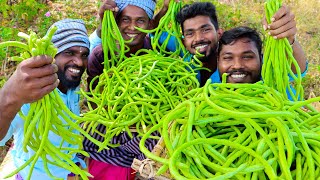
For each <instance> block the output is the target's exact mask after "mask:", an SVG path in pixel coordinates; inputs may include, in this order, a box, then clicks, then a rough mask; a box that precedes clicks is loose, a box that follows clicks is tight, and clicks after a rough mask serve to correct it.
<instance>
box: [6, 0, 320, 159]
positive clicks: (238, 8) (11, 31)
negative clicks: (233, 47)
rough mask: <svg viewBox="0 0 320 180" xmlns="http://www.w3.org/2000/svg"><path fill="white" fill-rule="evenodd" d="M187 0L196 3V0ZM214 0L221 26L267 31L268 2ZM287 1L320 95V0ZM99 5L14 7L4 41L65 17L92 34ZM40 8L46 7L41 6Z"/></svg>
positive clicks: (68, 1) (9, 66)
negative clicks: (265, 8) (77, 21)
mask: <svg viewBox="0 0 320 180" xmlns="http://www.w3.org/2000/svg"><path fill="white" fill-rule="evenodd" d="M159 1H161V0H159ZM185 1H188V2H192V0H185ZM194 1H199V0H194ZM1 2H2V1H1ZM99 2H100V1H99ZM212 2H214V3H215V4H216V6H217V11H218V16H219V21H220V26H221V27H222V28H224V29H230V28H232V27H235V26H240V25H241V26H243V25H247V26H250V27H254V28H255V29H257V30H258V31H260V32H261V33H262V32H263V31H262V26H261V23H260V22H261V19H262V17H263V13H264V11H263V2H264V1H262V0H241V1H240V0H219V1H218V0H216V1H214V0H212ZM220 2H221V3H220ZM284 2H285V3H286V4H287V5H289V7H290V8H291V10H292V12H293V13H294V14H295V16H296V18H295V20H296V22H297V28H298V34H297V37H298V40H299V42H300V44H301V45H302V47H303V49H304V51H305V53H306V56H307V59H308V61H309V71H308V74H307V76H306V77H305V79H304V81H303V85H304V87H305V92H306V93H305V94H306V97H308V95H309V93H310V92H314V94H315V95H316V96H320V78H318V77H319V75H320V26H318V20H319V19H320V10H319V8H318V7H320V1H319V0H286V1H284ZM0 5H1V4H0ZM97 6H98V3H97V2H96V1H94V0H84V1H75V0H65V1H62V0H56V1H53V2H50V1H49V3H48V4H47V5H46V6H45V7H44V8H42V9H40V11H37V16H35V17H34V18H33V19H32V20H27V19H26V18H23V16H21V18H16V17H17V16H16V14H21V15H23V13H22V12H15V11H14V10H12V11H8V17H4V13H0V19H1V22H0V24H1V26H0V42H2V41H8V40H15V39H19V38H17V33H18V32H19V31H22V32H27V31H28V30H33V31H34V32H37V33H38V34H39V35H41V36H42V35H44V34H45V32H46V30H47V29H48V28H49V26H50V25H51V24H52V23H53V22H55V21H57V20H59V19H63V18H81V19H83V20H84V21H85V23H86V25H87V29H88V33H89V34H90V33H92V32H93V31H94V29H95V27H96V26H97V24H98V20H97V15H96V14H97ZM2 7H5V6H2ZM39 7H42V6H41V5H39ZM0 10H1V9H0ZM18 10H20V11H22V10H23V9H19V8H18ZM18 10H17V11H18ZM29 11H30V10H29ZM47 11H50V13H51V16H50V17H45V16H44V14H45V13H46V12H47ZM15 13H16V14H15ZM26 13H28V12H26ZM12 38H14V39H12ZM14 53H16V52H15V51H13V50H10V49H9V50H7V49H4V50H3V51H1V49H0V59H1V60H2V61H0V87H1V84H2V83H3V79H7V78H8V77H9V76H10V75H11V73H12V72H13V70H14V67H15V65H16V64H15V63H12V62H11V63H10V62H6V61H3V59H4V60H6V59H7V57H8V56H10V55H11V54H14ZM83 86H85V83H83ZM8 146H9V145H8ZM8 146H7V147H0V162H1V161H2V159H1V158H2V155H3V154H5V153H6V150H7V148H8ZM1 154H2V155H1Z"/></svg>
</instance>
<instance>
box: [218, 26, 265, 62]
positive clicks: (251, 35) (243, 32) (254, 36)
mask: <svg viewBox="0 0 320 180" xmlns="http://www.w3.org/2000/svg"><path fill="white" fill-rule="evenodd" d="M240 38H248V39H250V41H252V42H254V43H255V45H256V47H257V49H258V52H259V56H260V58H261V57H262V40H261V38H260V35H259V33H258V32H257V31H256V30H254V29H252V28H250V27H247V26H240V27H236V28H233V29H230V30H228V31H225V32H224V33H223V35H222V36H221V38H220V40H219V48H218V53H220V51H221V49H222V46H223V45H228V44H231V43H233V42H235V41H236V40H238V39H240Z"/></svg>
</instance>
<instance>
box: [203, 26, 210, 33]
mask: <svg viewBox="0 0 320 180" xmlns="http://www.w3.org/2000/svg"><path fill="white" fill-rule="evenodd" d="M211 29H212V28H210V27H205V28H203V29H202V32H204V33H206V32H210V31H211Z"/></svg>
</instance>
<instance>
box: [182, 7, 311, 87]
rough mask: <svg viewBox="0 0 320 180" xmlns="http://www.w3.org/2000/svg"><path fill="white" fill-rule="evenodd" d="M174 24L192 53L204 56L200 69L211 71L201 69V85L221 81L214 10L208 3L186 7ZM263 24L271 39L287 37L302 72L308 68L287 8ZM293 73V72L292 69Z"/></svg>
mask: <svg viewBox="0 0 320 180" xmlns="http://www.w3.org/2000/svg"><path fill="white" fill-rule="evenodd" d="M176 19H177V21H178V22H179V23H180V25H181V29H182V34H183V36H184V37H183V43H184V45H185V47H186V49H187V50H188V51H189V52H190V53H191V54H196V52H198V53H200V54H202V55H204V56H203V57H200V60H201V61H202V63H203V66H204V67H206V68H208V69H210V70H211V71H210V72H209V71H207V70H201V71H200V72H199V74H198V75H199V76H198V79H199V81H200V84H201V86H203V85H204V84H205V83H206V81H207V79H209V78H211V81H212V82H213V83H214V82H220V77H219V73H218V72H217V48H218V42H219V39H220V38H221V36H222V34H223V30H222V29H220V28H219V24H218V19H217V14H216V8H215V6H214V5H213V4H212V3H210V2H195V3H192V4H188V5H185V6H184V7H183V8H182V9H181V10H180V11H179V13H178V14H177V17H176ZM263 25H264V27H265V29H266V30H268V31H269V33H270V35H271V36H273V37H274V38H277V39H281V38H287V39H288V40H289V42H290V44H292V45H293V46H292V47H293V52H294V53H293V55H294V57H295V59H296V60H297V62H298V64H299V66H300V69H301V72H305V71H306V69H307V63H306V57H305V55H304V52H303V50H302V48H301V46H300V45H299V43H298V41H297V40H296V39H295V34H296V32H297V28H296V22H295V20H294V15H293V14H292V13H291V12H290V10H289V8H288V7H287V6H282V7H281V8H280V9H279V10H278V11H277V12H276V13H275V15H274V16H273V21H272V23H271V24H269V25H268V24H267V23H266V21H263ZM293 72H295V69H293Z"/></svg>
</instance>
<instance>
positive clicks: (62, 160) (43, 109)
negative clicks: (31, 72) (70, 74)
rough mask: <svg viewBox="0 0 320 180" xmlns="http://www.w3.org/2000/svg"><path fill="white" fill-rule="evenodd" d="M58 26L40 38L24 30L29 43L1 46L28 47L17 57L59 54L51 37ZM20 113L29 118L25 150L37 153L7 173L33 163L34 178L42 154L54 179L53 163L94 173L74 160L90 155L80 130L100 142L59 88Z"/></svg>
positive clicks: (24, 36)
mask: <svg viewBox="0 0 320 180" xmlns="http://www.w3.org/2000/svg"><path fill="white" fill-rule="evenodd" d="M56 30H57V28H56V27H53V28H51V29H50V30H49V32H48V34H47V35H46V36H44V37H43V38H39V37H38V36H37V35H36V33H34V32H31V33H30V35H27V34H25V33H22V32H20V33H19V34H18V35H19V36H20V37H22V38H24V39H25V40H26V41H27V43H23V42H17V41H7V42H2V43H0V48H2V47H7V46H14V47H18V48H22V49H24V50H25V51H24V52H23V53H21V55H20V56H16V57H14V58H13V59H14V60H17V61H22V60H24V59H27V58H30V57H33V56H38V55H49V56H51V57H55V55H56V53H57V49H56V48H55V47H54V45H53V43H52V42H51V39H52V36H53V34H54V32H55V31H56ZM19 115H20V117H21V118H22V119H23V120H24V121H25V122H24V139H23V150H24V151H25V152H28V151H29V150H32V151H34V152H35V153H34V154H33V155H32V156H31V157H30V159H28V160H27V161H26V162H25V163H24V165H22V166H21V167H19V168H18V169H17V170H15V171H14V172H12V173H10V174H9V175H8V176H7V177H10V176H13V175H15V174H16V173H18V172H19V171H20V170H22V169H23V168H25V167H26V166H27V165H30V163H31V168H30V172H29V176H28V177H27V179H30V177H31V175H32V172H33V169H34V166H35V164H36V163H37V162H38V160H39V158H41V159H42V162H43V164H44V167H43V168H44V170H45V171H46V172H47V174H48V176H49V177H51V178H52V179H57V178H56V177H55V175H54V174H51V172H50V169H49V168H48V165H49V164H51V165H54V166H59V167H61V168H64V169H66V170H68V171H70V172H73V173H75V174H80V175H81V177H82V178H83V179H88V178H87V176H88V175H90V174H89V173H87V172H85V171H83V170H82V169H81V168H80V167H78V165H76V164H75V163H74V162H73V161H72V159H73V158H74V156H75V154H76V153H81V154H83V155H85V156H88V154H87V153H86V152H84V151H82V150H81V149H82V140H83V136H81V135H80V134H79V132H82V134H83V135H84V136H86V137H88V138H89V139H92V141H94V142H96V143H99V142H98V141H95V140H94V139H93V138H91V137H90V135H89V134H87V133H86V132H85V131H83V130H82V129H81V127H80V126H79V124H77V123H76V122H74V121H73V120H72V119H74V120H75V119H78V118H79V117H78V116H76V115H75V114H73V113H72V112H71V111H70V110H69V109H68V108H67V106H66V105H65V104H64V102H63V101H62V99H61V97H60V95H59V93H58V91H57V90H56V89H55V90H54V91H53V92H51V93H49V94H48V95H46V96H44V97H43V98H42V99H40V100H39V101H37V102H34V103H31V104H30V110H29V111H28V112H27V114H24V113H23V112H22V111H20V112H19ZM49 136H50V137H52V136H58V137H61V142H60V146H59V147H56V146H54V145H53V144H52V142H51V141H50V140H49V139H48V137H49ZM66 144H69V145H70V144H71V145H76V146H77V147H76V148H70V147H68V146H66Z"/></svg>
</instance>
